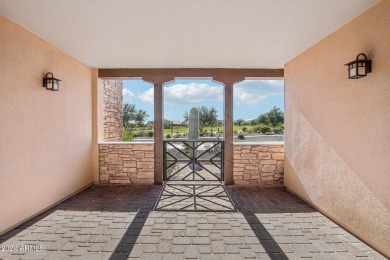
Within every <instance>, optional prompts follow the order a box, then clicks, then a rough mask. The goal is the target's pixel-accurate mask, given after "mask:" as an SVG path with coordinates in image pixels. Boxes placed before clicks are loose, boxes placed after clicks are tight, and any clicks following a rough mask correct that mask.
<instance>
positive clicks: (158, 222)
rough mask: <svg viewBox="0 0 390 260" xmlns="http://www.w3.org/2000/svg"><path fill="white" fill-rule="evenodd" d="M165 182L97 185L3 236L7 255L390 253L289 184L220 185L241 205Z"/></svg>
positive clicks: (1, 251) (0, 244) (0, 245)
mask: <svg viewBox="0 0 390 260" xmlns="http://www.w3.org/2000/svg"><path fill="white" fill-rule="evenodd" d="M162 188H163V187H162V186H93V187H91V188H89V189H87V190H85V191H83V192H81V193H79V194H77V195H75V196H73V197H72V198H70V199H68V200H66V201H65V202H63V203H61V204H59V205H57V206H56V207H54V208H52V209H50V210H49V211H47V212H45V213H43V214H41V215H40V216H38V217H36V218H34V219H33V220H31V221H28V222H27V223H25V224H23V225H21V226H19V227H18V228H16V229H14V230H12V231H11V232H9V233H7V234H5V235H3V236H1V237H0V259H68V258H72V259H136V258H140V259H154V260H155V259H224V260H225V259H301V258H312V259H355V258H363V257H364V259H385V258H384V257H383V256H381V255H380V254H379V253H377V252H376V251H375V250H373V249H372V248H370V247H369V246H367V245H365V244H364V243H363V242H361V241H360V240H358V239H357V238H355V237H354V236H352V235H351V234H349V233H348V232H346V231H345V230H344V229H342V228H340V227H339V226H338V225H336V224H335V223H333V222H332V221H330V220H329V219H327V218H326V217H324V216H323V215H322V214H320V213H319V212H317V211H316V210H314V209H313V208H312V207H310V206H309V205H308V204H306V203H305V202H303V201H302V200H300V199H299V198H297V197H296V196H294V195H292V194H291V193H289V192H287V191H286V190H285V189H283V188H258V187H238V186H226V187H224V188H225V189H223V190H222V191H223V192H225V191H226V192H227V194H226V196H225V195H224V194H223V193H221V190H220V187H217V188H215V189H213V190H211V191H210V192H213V194H214V195H215V194H219V196H220V197H221V198H222V197H223V198H229V203H232V204H234V206H233V208H234V210H230V209H229V208H224V207H221V206H220V205H218V204H215V203H213V202H212V201H213V197H212V196H211V197H206V198H207V200H210V201H211V202H210V201H206V202H207V203H208V204H207V206H206V208H202V209H203V211H195V208H192V209H194V210H188V209H189V208H191V207H193V206H189V207H185V206H186V204H183V203H181V202H180V203H179V204H176V205H180V206H181V207H180V208H178V206H175V207H173V208H170V206H169V205H168V204H169V203H166V202H164V200H162V202H161V201H160V202H159V201H158V200H159V199H160V200H161V199H163V198H166V201H168V200H170V203H172V202H173V204H172V205H175V198H174V197H170V195H169V193H174V189H173V188H172V187H168V188H166V190H165V191H163V192H162ZM175 188H179V189H182V190H184V194H186V193H188V194H187V195H188V196H190V195H189V192H187V190H186V189H188V186H187V187H182V188H180V187H176V186H175ZM192 188H193V187H192ZM208 188H210V187H208ZM193 190H194V188H193ZM201 191H203V192H204V191H206V190H205V189H203V190H202V189H201ZM164 192H165V197H164ZM206 193H207V192H206ZM195 197H196V196H195ZM193 199H194V196H192V195H191V196H190V197H189V198H187V200H188V204H187V205H191V203H192V201H193ZM195 199H196V198H195ZM218 199H220V198H217V200H218ZM230 200H231V201H230ZM203 202H204V201H203ZM225 202H228V201H226V200H224V203H225ZM159 203H160V204H159ZM161 203H163V204H161ZM164 203H166V204H164ZM158 205H160V207H161V205H168V206H167V207H165V208H164V210H160V211H158V210H156V209H158V208H159V206H158ZM222 205H226V204H223V203H222ZM183 206H184V207H185V208H184V209H181V208H182V207H183ZM214 206H215V207H217V208H218V207H219V208H218V209H215V210H213V207H214ZM178 209H181V210H179V211H178ZM186 209H187V210H186Z"/></svg>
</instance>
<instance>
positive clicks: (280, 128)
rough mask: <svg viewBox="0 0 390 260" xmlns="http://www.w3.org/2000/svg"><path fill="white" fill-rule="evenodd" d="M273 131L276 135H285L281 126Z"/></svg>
mask: <svg viewBox="0 0 390 260" xmlns="http://www.w3.org/2000/svg"><path fill="white" fill-rule="evenodd" d="M273 130H274V133H275V134H283V128H282V127H280V126H275V127H274V129H273Z"/></svg>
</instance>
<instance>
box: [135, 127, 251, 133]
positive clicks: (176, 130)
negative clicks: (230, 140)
mask: <svg viewBox="0 0 390 260" xmlns="http://www.w3.org/2000/svg"><path fill="white" fill-rule="evenodd" d="M244 127H246V128H248V129H250V128H252V127H253V126H245V125H241V126H237V125H235V126H233V131H240V130H242V128H244ZM211 129H212V130H213V132H216V131H218V129H219V131H223V126H219V127H204V128H203V131H207V132H210V130H211ZM142 131H144V132H149V131H152V130H134V131H133V132H134V134H137V133H139V132H142ZM171 131H172V130H171V129H164V134H165V135H166V134H171ZM173 133H174V134H176V133H188V127H179V128H173Z"/></svg>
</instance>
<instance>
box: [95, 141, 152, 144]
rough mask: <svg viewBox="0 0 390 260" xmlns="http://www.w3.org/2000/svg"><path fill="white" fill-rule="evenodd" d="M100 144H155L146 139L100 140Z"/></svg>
mask: <svg viewBox="0 0 390 260" xmlns="http://www.w3.org/2000/svg"><path fill="white" fill-rule="evenodd" d="M98 144H154V142H145V141H140V142H134V141H133V142H115V141H113V142H110V141H105V142H98Z"/></svg>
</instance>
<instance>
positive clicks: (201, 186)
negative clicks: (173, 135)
mask: <svg viewBox="0 0 390 260" xmlns="http://www.w3.org/2000/svg"><path fill="white" fill-rule="evenodd" d="M163 147H164V187H163V190H162V192H161V194H160V199H159V201H158V203H157V205H156V208H155V209H156V210H160V211H217V212H218V211H224V212H225V211H236V210H235V207H234V205H233V203H232V201H231V199H230V197H229V196H228V194H227V192H226V190H225V187H224V185H223V179H224V178H223V177H224V176H223V173H224V172H223V155H224V142H223V141H221V140H169V141H164V143H163Z"/></svg>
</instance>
